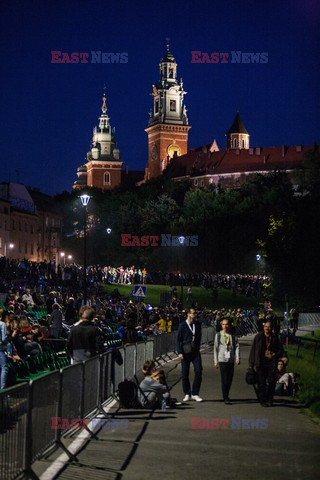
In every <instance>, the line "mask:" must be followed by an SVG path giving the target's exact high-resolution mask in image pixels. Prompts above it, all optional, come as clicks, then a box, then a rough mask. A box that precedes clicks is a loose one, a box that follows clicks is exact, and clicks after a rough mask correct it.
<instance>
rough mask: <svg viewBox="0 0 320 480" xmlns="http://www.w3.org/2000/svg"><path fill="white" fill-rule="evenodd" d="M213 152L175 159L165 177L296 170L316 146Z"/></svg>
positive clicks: (202, 149)
mask: <svg viewBox="0 0 320 480" xmlns="http://www.w3.org/2000/svg"><path fill="white" fill-rule="evenodd" d="M209 148H210V145H205V146H204V147H200V148H197V149H195V150H191V151H189V152H188V153H186V154H185V155H181V156H180V157H174V158H173V159H172V160H171V162H170V164H169V165H168V167H167V169H166V171H165V173H164V174H165V175H166V176H168V177H170V178H176V177H185V176H200V175H210V174H211V175H223V174H227V173H245V172H259V171H261V172H263V171H272V170H292V169H294V168H298V167H300V166H301V162H302V160H303V157H304V155H305V153H306V152H307V151H310V150H314V149H315V147H314V146H310V145H309V146H301V147H296V146H292V147H286V146H281V147H260V148H251V149H249V150H220V151H218V152H210V151H209ZM299 150H300V151H299ZM250 152H251V153H250Z"/></svg>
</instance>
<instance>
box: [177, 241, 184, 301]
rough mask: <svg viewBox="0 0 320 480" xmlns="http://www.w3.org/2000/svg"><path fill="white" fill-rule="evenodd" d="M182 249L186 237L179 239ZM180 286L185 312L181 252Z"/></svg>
mask: <svg viewBox="0 0 320 480" xmlns="http://www.w3.org/2000/svg"><path fill="white" fill-rule="evenodd" d="M178 240H179V243H180V245H181V247H183V244H184V241H185V237H183V236H181V237H178ZM180 286H181V309H182V310H183V276H182V252H181V268H180Z"/></svg>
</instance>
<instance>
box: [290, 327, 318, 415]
mask: <svg viewBox="0 0 320 480" xmlns="http://www.w3.org/2000/svg"><path fill="white" fill-rule="evenodd" d="M306 337H308V338H314V339H317V340H320V330H317V331H315V335H314V336H312V335H311V334H307V335H306ZM297 348H298V347H297V345H288V347H286V351H287V352H288V354H289V359H290V361H289V371H290V372H295V373H299V374H300V378H299V380H298V383H299V385H300V390H299V392H298V397H299V400H300V401H301V402H303V403H304V404H305V405H306V406H307V407H309V408H310V411H311V412H312V413H313V414H315V415H316V416H317V417H320V346H319V345H318V348H317V351H316V355H315V358H314V359H313V356H314V345H313V344H311V342H310V344H307V343H304V344H303V346H301V347H300V349H299V356H297Z"/></svg>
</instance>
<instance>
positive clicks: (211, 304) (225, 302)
mask: <svg viewBox="0 0 320 480" xmlns="http://www.w3.org/2000/svg"><path fill="white" fill-rule="evenodd" d="M146 287H147V295H146V298H145V300H144V302H145V303H148V304H150V305H152V306H154V307H158V306H159V303H160V293H165V292H170V290H171V289H170V287H169V286H167V285H146ZM115 289H118V291H119V293H120V295H125V296H129V295H130V294H131V292H132V290H133V285H117V284H115V285H105V291H106V292H107V293H111V292H112V291H113V290H115ZM187 289H188V287H183V296H184V307H185V308H186V307H189V306H190V305H191V303H192V301H189V302H187ZM177 291H178V297H179V298H180V297H181V287H177ZM218 292H219V293H218V299H217V300H214V299H213V298H212V293H211V290H207V289H205V288H203V287H192V297H193V301H196V302H198V303H199V304H200V305H201V306H203V307H207V308H210V309H214V310H216V309H220V308H222V307H224V308H232V309H233V308H249V309H252V308H256V307H258V306H259V301H258V299H257V298H255V297H246V296H245V295H240V294H237V295H232V292H231V291H230V290H225V289H222V288H220V289H218Z"/></svg>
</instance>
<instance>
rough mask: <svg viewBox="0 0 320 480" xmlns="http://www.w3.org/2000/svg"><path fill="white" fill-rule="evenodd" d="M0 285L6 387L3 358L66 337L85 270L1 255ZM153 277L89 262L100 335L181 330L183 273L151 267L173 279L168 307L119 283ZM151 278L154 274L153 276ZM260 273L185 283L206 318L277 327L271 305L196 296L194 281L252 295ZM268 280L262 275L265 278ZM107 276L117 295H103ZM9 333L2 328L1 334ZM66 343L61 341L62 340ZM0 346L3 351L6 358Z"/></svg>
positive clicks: (162, 278)
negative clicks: (122, 290)
mask: <svg viewBox="0 0 320 480" xmlns="http://www.w3.org/2000/svg"><path fill="white" fill-rule="evenodd" d="M0 278H1V285H0V290H1V291H2V292H6V295H5V298H3V302H2V307H0V308H1V310H0V315H1V317H0V318H1V326H2V327H1V332H2V337H3V338H2V339H1V344H0V360H1V378H2V388H4V387H3V385H4V384H5V380H4V378H5V374H4V373H3V372H4V371H5V367H4V366H3V365H4V363H5V360H8V359H9V360H10V361H11V362H18V361H20V360H21V359H25V358H29V357H35V356H37V355H38V354H39V353H41V352H43V351H44V350H45V349H46V348H48V343H47V342H46V340H48V339H65V341H66V339H67V338H68V336H69V335H70V330H71V329H72V327H73V326H74V325H77V324H78V322H79V319H80V320H81V318H80V309H81V307H83V306H84V298H83V294H82V293H81V290H82V288H81V282H82V280H83V270H82V268H81V267H80V266H77V265H75V264H71V265H66V266H63V267H62V266H61V265H58V268H56V265H55V264H54V263H53V262H51V263H50V262H40V263H36V262H28V261H27V260H23V261H17V260H12V259H8V258H5V257H1V258H0ZM147 279H151V276H150V273H148V272H147V271H146V269H142V270H140V269H135V268H134V267H130V268H123V267H120V268H112V267H100V266H90V267H88V271H87V280H88V284H89V285H90V288H89V290H88V298H87V305H88V306H89V307H91V308H92V310H93V312H94V313H93V317H92V320H90V322H91V321H92V323H93V325H95V326H96V327H99V329H100V330H101V332H102V344H103V338H106V335H108V334H112V333H116V334H117V335H118V338H120V339H121V341H122V343H123V344H126V343H134V342H137V341H139V340H143V339H146V337H148V336H152V335H159V334H162V333H170V332H171V331H173V330H177V329H178V327H179V325H180V324H181V322H182V321H183V320H184V319H185V315H186V314H185V312H184V310H183V308H182V304H181V298H179V296H178V294H177V287H175V286H174V285H175V282H177V283H178V284H179V276H177V275H174V274H163V275H162V274H160V273H158V274H154V278H153V280H154V279H156V281H157V282H163V283H165V284H168V285H170V286H171V289H170V300H169V302H168V304H167V305H166V306H162V307H153V306H151V305H147V304H145V303H143V302H141V303H138V302H135V301H134V299H133V298H132V297H121V296H120V294H119V292H118V290H117V288H116V287H117V283H126V282H127V283H128V282H132V283H135V282H137V281H138V282H139V283H145V282H147V281H149V280H147ZM153 280H152V281H153ZM257 280H258V278H257V277H254V276H249V275H211V274H208V273H205V274H193V275H185V276H184V279H183V281H184V283H185V284H186V285H190V286H189V287H188V295H187V301H188V304H189V306H192V307H193V308H194V309H195V311H196V314H197V319H198V321H199V322H200V323H201V324H202V325H206V326H214V327H215V328H216V331H218V330H219V328H220V322H221V319H223V318H226V319H228V321H229V322H230V325H231V328H232V329H233V330H232V331H236V330H237V328H241V327H242V326H243V325H245V324H246V323H247V322H248V320H250V322H251V323H253V324H257V325H258V327H259V328H260V329H261V328H262V323H263V321H264V320H265V319H266V318H267V319H268V320H270V321H271V322H272V324H273V326H274V328H275V329H279V328H280V323H279V319H277V317H276V316H275V315H273V313H272V312H271V311H270V307H271V305H269V304H266V305H265V307H264V308H261V309H260V310H252V311H249V310H246V309H240V308H239V309H233V310H232V309H229V310H226V309H220V310H210V309H208V308H205V307H203V306H200V305H198V304H197V302H195V301H194V300H193V296H192V286H193V285H201V286H203V287H204V288H213V289H214V288H218V287H219V288H220V287H222V288H229V289H236V290H238V291H239V292H242V293H246V294H248V291H250V289H251V288H252V289H253V290H252V291H254V290H255V289H256V288H257V285H256V283H257ZM262 280H263V281H266V280H267V279H266V278H265V277H263V278H262V277H261V281H262ZM104 282H108V283H114V284H115V288H114V291H113V292H112V294H106V293H104V291H103V287H102V286H101V285H102V284H103V283H104ZM3 332H5V334H4V333H3ZM63 345H64V343H63ZM1 352H5V356H6V358H4V355H2V353H1Z"/></svg>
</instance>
